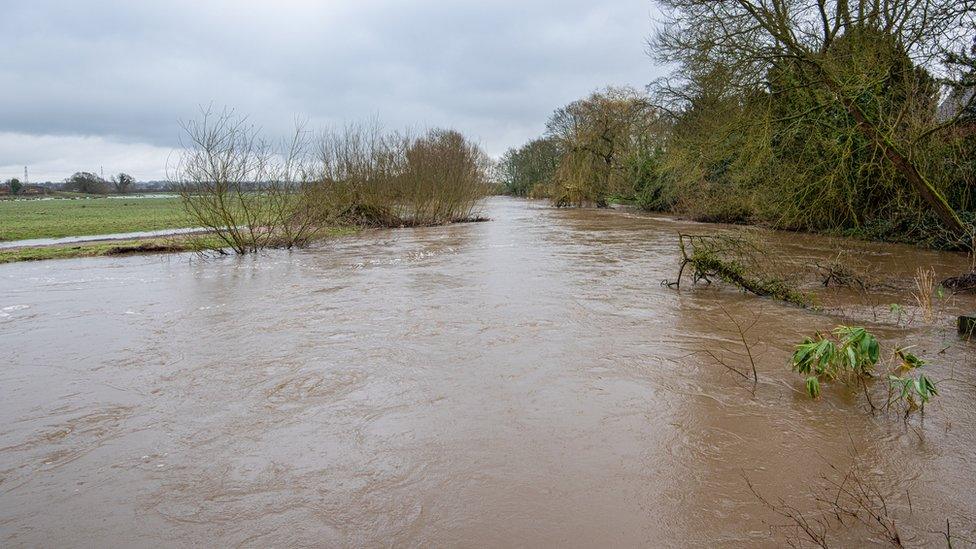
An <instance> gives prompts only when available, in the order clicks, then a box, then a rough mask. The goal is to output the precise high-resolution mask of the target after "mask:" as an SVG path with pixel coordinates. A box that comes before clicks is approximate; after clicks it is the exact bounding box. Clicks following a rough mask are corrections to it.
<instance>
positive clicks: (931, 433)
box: [0, 198, 976, 547]
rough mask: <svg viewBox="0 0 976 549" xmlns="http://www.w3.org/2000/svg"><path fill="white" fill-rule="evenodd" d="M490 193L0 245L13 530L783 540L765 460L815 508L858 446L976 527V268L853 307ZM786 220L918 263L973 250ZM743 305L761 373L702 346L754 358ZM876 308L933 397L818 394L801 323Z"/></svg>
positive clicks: (819, 248) (465, 542)
mask: <svg viewBox="0 0 976 549" xmlns="http://www.w3.org/2000/svg"><path fill="white" fill-rule="evenodd" d="M485 213H486V214H487V215H488V216H490V217H491V218H492V219H493V221H491V222H487V223H476V224H464V225H455V226H448V227H439V228H430V229H405V230H393V231H378V232H369V233H366V234H363V235H358V236H355V237H350V238H345V239H341V240H338V241H333V242H331V243H327V244H323V245H321V246H318V247H315V248H312V249H308V250H302V251H296V252H283V251H282V252H278V251H275V252H270V253H268V254H265V255H262V256H258V257H246V258H236V257H224V258H217V259H204V258H199V257H197V256H194V255H173V256H143V257H126V258H91V259H78V260H63V261H46V262H38V263H23V264H13V265H4V266H0V397H2V398H0V417H2V424H0V545H2V546H6V547H18V546H156V545H164V546H200V545H210V546H236V545H243V546H261V547H264V546H524V547H537V546H569V547H587V546H589V547H594V546H597V547H602V546H608V545H614V546H655V547H662V546H689V545H693V546H715V545H725V546H780V545H782V544H783V543H784V542H785V541H786V538H785V537H784V536H785V535H786V534H787V533H788V529H785V528H782V527H781V525H784V524H787V523H788V521H786V520H784V519H783V518H782V517H779V516H777V515H776V514H775V513H773V512H772V510H770V509H768V508H766V507H764V506H763V504H762V503H760V502H759V501H758V499H757V498H756V496H755V495H754V494H753V493H752V491H751V490H750V489H749V486H748V484H747V482H746V479H748V480H749V481H750V482H751V483H752V484H753V486H754V487H755V490H756V491H757V492H759V493H761V494H762V495H763V496H765V497H766V498H767V499H769V500H770V501H773V502H776V501H780V500H782V501H784V502H786V503H788V504H791V505H793V506H795V507H797V508H798V509H800V510H803V511H804V512H808V513H813V512H814V511H813V510H814V509H815V503H814V502H813V500H812V499H811V498H812V496H811V493H812V490H814V488H815V486H816V483H817V481H818V478H819V476H820V475H821V474H827V475H828V477H829V476H830V475H831V474H832V472H831V471H832V470H831V468H830V465H831V464H833V465H835V466H837V467H838V468H840V469H841V470H845V469H846V468H847V467H848V466H849V465H850V464H851V463H852V459H853V458H852V453H853V452H854V451H856V452H857V454H858V455H859V456H860V460H861V461H862V462H863V463H865V464H866V472H865V473H864V474H865V475H866V476H867V477H869V480H870V481H871V482H872V483H874V485H875V486H876V487H877V490H878V491H879V493H881V494H882V495H884V496H885V498H886V501H887V503H888V505H889V509H890V511H891V513H892V514H893V515H894V516H896V517H897V520H898V524H899V528H900V530H901V531H902V533H903V536H904V537H905V539H906V542H907V543H908V544H909V545H924V544H944V536H943V534H942V533H941V532H943V531H945V528H946V526H945V525H946V520H947V519H948V520H949V522H950V532H951V535H952V536H956V537H955V538H954V539H953V542H954V546H956V547H960V546H966V545H967V543H969V542H967V541H965V539H966V538H968V539H970V540H972V539H974V538H976V517H974V515H976V344H973V343H966V342H964V341H961V340H960V339H959V338H958V337H957V336H956V334H955V331H954V329H953V328H952V326H951V324H950V320H949V317H950V315H952V314H954V313H956V312H957V311H961V310H976V301H974V300H973V299H972V298H965V299H964V298H958V299H955V300H951V301H950V302H949V303H947V304H941V305H940V308H941V309H942V311H941V316H940V317H939V319H938V320H937V322H936V323H935V325H926V324H924V323H921V322H916V321H908V320H904V319H896V320H895V321H894V322H892V321H890V318H888V317H885V315H884V314H882V315H881V317H879V318H882V320H884V319H885V318H887V320H885V321H884V322H881V321H879V322H878V323H875V321H874V319H875V318H876V317H878V316H877V315H878V313H877V310H879V309H881V310H883V311H890V309H889V307H888V304H889V303H891V302H899V303H901V304H903V305H905V307H906V308H905V311H907V312H905V313H904V314H905V315H908V314H909V313H911V312H912V311H913V308H912V307H911V306H910V304H911V303H912V302H911V300H910V297H909V296H908V294H907V293H906V292H903V291H892V293H891V295H882V296H880V297H877V296H876V297H875V298H874V299H876V300H877V301H878V303H875V304H873V305H872V306H870V307H869V306H868V305H858V306H855V307H850V308H849V310H847V311H846V313H845V314H846V315H849V316H842V315H839V314H836V313H832V314H825V313H821V312H814V311H806V310H800V309H797V308H795V307H791V306H788V305H782V304H779V303H775V302H772V301H769V300H763V299H758V298H755V297H751V296H747V295H743V294H741V293H739V292H737V291H735V290H733V289H730V288H728V287H724V286H722V285H720V284H713V285H712V286H710V287H695V288H693V287H687V288H685V289H683V290H682V291H681V292H680V293H679V292H676V291H674V290H671V289H668V288H665V287H662V286H661V285H660V281H661V280H662V279H665V278H671V277H673V276H674V274H675V271H676V269H677V246H676V240H677V239H676V233H677V231H679V230H682V231H697V232H703V231H707V230H709V226H706V225H695V224H690V223H684V222H676V221H672V220H668V219H663V218H653V217H642V216H638V215H632V214H626V213H621V212H608V211H592V210H582V211H577V210H554V209H550V208H548V207H546V206H545V205H543V204H539V203H532V202H526V201H517V200H511V199H503V198H498V199H492V200H491V201H489V203H488V204H487V206H486V208H485ZM764 239H765V240H766V241H767V242H768V243H769V244H770V245H771V246H773V247H775V248H776V249H777V250H780V251H781V252H782V253H783V254H791V255H794V256H803V257H810V258H816V257H828V256H831V255H833V254H835V253H836V252H837V250H838V249H839V248H842V247H851V248H853V249H854V251H855V253H856V255H857V256H858V257H860V258H862V259H864V260H865V261H868V262H870V263H871V264H872V265H873V266H875V267H877V268H878V269H879V270H880V271H881V272H884V273H887V274H889V275H891V276H892V277H893V278H895V279H900V280H909V281H910V279H911V277H912V275H913V274H914V271H915V269H916V268H917V267H918V266H920V265H921V266H928V265H931V266H933V267H935V268H936V270H937V271H938V273H939V275H940V276H949V275H952V274H959V273H960V272H962V271H964V270H967V269H968V266H967V265H966V260H965V258H963V257H960V256H956V255H951V254H938V253H934V252H927V251H920V250H916V249H913V248H909V247H901V246H888V245H880V244H864V243H855V242H851V241H845V240H839V239H827V238H822V237H814V236H805V235H796V234H784V233H768V234H765V236H764ZM879 303H880V305H879ZM723 309H724V311H727V312H728V313H729V314H730V315H732V316H733V317H734V318H737V319H751V318H753V317H754V316H756V315H758V324H757V325H756V327H755V328H754V329H753V330H752V331H750V334H749V337H750V340H755V342H754V349H753V350H754V352H755V353H756V354H757V355H758V359H757V364H758V370H759V379H760V382H759V384H758V386H757V387H755V389H753V387H752V385H751V384H750V383H746V382H744V381H743V380H742V379H740V378H738V377H737V376H734V375H732V374H730V373H729V372H728V371H726V370H725V369H724V368H723V367H722V366H720V365H718V364H716V362H715V361H714V360H713V359H712V358H711V357H709V356H708V355H707V354H706V353H704V351H707V350H710V351H712V353H713V354H715V355H717V356H720V357H725V360H729V361H733V362H734V361H736V360H738V361H739V362H738V364H740V365H742V359H741V357H740V358H739V359H736V355H734V354H733V353H735V352H737V351H741V350H742V348H741V346H740V345H739V344H738V343H737V341H736V338H737V336H736V335H735V333H734V332H732V331H730V330H731V324H730V322H729V320H728V318H727V317H726V316H725V313H724V312H723ZM851 316H852V317H854V318H855V319H856V320H857V321H858V322H863V323H866V325H867V326H868V327H869V328H871V329H872V330H874V331H875V332H876V333H878V334H879V335H880V336H882V337H883V341H882V345H883V351H884V352H885V353H886V354H887V353H890V349H892V348H893V347H892V346H893V345H896V344H906V343H915V344H918V347H916V348H915V351H916V352H917V353H918V354H920V355H923V356H924V357H926V358H929V359H930V360H931V361H932V364H931V365H930V366H928V367H927V368H928V369H929V374H930V376H931V377H933V378H935V379H937V380H945V381H944V382H943V383H942V384H941V385H940V392H941V395H940V397H938V399H937V401H936V402H934V403H933V404H932V405H931V406H929V407H928V409H927V410H926V413H925V417H924V420H921V419H920V418H918V417H914V418H912V419H911V420H910V421H908V422H907V423H906V422H903V421H902V420H901V418H900V416H899V415H898V414H897V413H887V414H884V413H876V414H873V415H872V414H871V413H869V412H868V411H867V410H866V409H865V407H864V402H863V399H859V398H858V396H857V395H856V394H848V393H847V392H845V391H844V390H843V389H841V388H839V387H836V386H830V387H827V388H826V389H825V394H824V397H823V398H822V399H821V400H819V401H812V400H810V399H809V398H807V397H806V396H805V395H803V394H801V392H800V391H801V390H802V382H801V380H800V379H799V377H798V376H797V375H796V374H794V373H792V372H791V371H790V370H789V368H788V366H787V365H786V362H787V359H788V356H789V353H790V352H791V347H792V345H793V344H794V343H796V342H797V341H798V340H800V339H802V338H803V337H804V336H805V335H809V334H810V333H811V332H813V331H814V330H816V329H827V328H830V327H832V326H834V325H835V324H837V323H840V322H852V320H851V318H850V317H851ZM889 317H890V315H889ZM895 322H900V325H898V326H896V325H895ZM906 323H908V326H907V327H906V326H905V324H906ZM836 535H837V536H838V538H837V539H840V540H842V541H843V544H847V545H859V544H861V543H864V542H865V541H864V540H865V538H864V537H863V536H865V535H868V534H867V533H866V532H865V531H864V529H863V528H861V529H859V528H857V527H852V528H851V529H850V530H849V531H848V530H846V529H844V530H841V531H839V532H837V533H836ZM857 540H861V541H857ZM874 541H879V540H878V539H877V538H875V539H874Z"/></svg>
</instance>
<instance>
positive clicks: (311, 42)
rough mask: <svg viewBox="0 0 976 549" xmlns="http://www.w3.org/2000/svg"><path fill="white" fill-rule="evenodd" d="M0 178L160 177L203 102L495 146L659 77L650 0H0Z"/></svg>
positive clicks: (268, 128)
mask: <svg viewBox="0 0 976 549" xmlns="http://www.w3.org/2000/svg"><path fill="white" fill-rule="evenodd" d="M3 4H4V7H3V10H2V15H0V33H2V34H0V36H3V37H4V46H3V47H2V48H0V83H2V85H0V179H7V178H8V177H14V176H22V175H23V170H24V166H25V165H27V166H29V168H30V179H31V180H32V181H44V180H51V181H57V180H61V179H63V178H65V177H67V176H68V175H70V174H71V173H73V172H75V171H79V170H86V171H94V172H98V171H99V170H101V169H104V172H105V175H106V176H108V175H109V174H111V173H116V172H119V171H126V172H129V173H131V174H133V175H135V176H136V178H137V179H140V180H148V179H162V178H163V177H164V175H165V170H166V164H167V158H168V157H170V155H171V153H172V151H173V150H174V148H175V147H177V146H178V145H179V139H180V127H179V122H180V120H186V119H189V118H193V117H195V116H196V115H197V113H198V112H199V108H200V106H201V105H207V104H214V105H216V106H218V107H223V106H228V107H232V108H234V109H236V110H237V112H240V113H245V114H247V115H248V116H249V117H250V118H251V119H252V120H253V121H255V122H256V123H257V124H258V125H260V126H261V127H262V128H263V129H264V130H265V132H266V133H267V134H269V135H270V136H278V135H283V134H284V133H286V132H287V128H288V127H290V126H291V125H293V123H294V120H295V117H296V116H299V117H302V118H304V119H306V120H307V121H308V122H309V124H310V125H311V126H314V127H318V126H325V125H329V124H342V123H344V122H353V121H357V120H363V119H366V118H372V117H378V118H379V119H380V120H381V121H382V123H383V124H384V126H386V127H388V128H391V129H393V128H403V127H412V128H425V127H430V126H443V127H452V128H456V129H459V130H461V131H463V132H464V133H466V134H467V135H469V136H471V137H473V138H475V139H477V140H478V141H480V142H481V144H482V145H483V146H484V147H485V149H486V150H487V151H488V152H489V153H490V154H492V155H499V154H501V153H502V152H504V150H505V149H506V148H508V147H510V146H513V145H518V144H521V143H522V142H524V141H525V140H527V139H528V138H531V137H533V136H535V135H538V134H539V133H541V132H542V131H543V129H544V124H545V120H546V118H547V117H548V116H549V114H550V113H551V112H552V110H554V109H555V108H557V107H559V106H561V105H563V104H565V103H568V102H569V101H572V100H574V99H576V98H578V97H581V96H583V95H585V94H587V93H589V92H590V91H593V90H595V89H597V88H601V87H604V86H606V85H609V84H613V85H631V86H634V87H643V86H644V85H646V84H647V83H649V82H650V81H651V80H653V79H654V78H655V77H656V76H658V74H659V71H658V70H657V69H655V66H654V63H653V61H652V60H651V59H650V58H648V57H647V55H646V54H645V40H646V38H647V36H648V35H649V34H650V33H651V32H652V30H653V25H654V20H655V18H656V16H657V12H656V10H655V7H654V5H653V3H652V2H651V1H650V0H604V1H594V0H550V1H542V0H490V1H488V0H483V1H479V2H475V1H470V2H464V1H459V0H412V1H408V0H403V1H395V0H319V1H312V0H277V1H273V0H265V1H246V0H192V1H191V0H165V1H156V0H139V1H115V2H110V1H97V0H62V1H44V0H32V1H26V0H25V1H16V0H3Z"/></svg>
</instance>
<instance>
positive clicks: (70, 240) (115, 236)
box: [0, 227, 208, 250]
mask: <svg viewBox="0 0 976 549" xmlns="http://www.w3.org/2000/svg"><path fill="white" fill-rule="evenodd" d="M207 231H208V229H204V228H200V227H197V228H187V229H161V230H158V231H137V232H132V233H112V234H96V235H85V236H63V237H60V238H30V239H26V240H5V241H0V250H3V249H12V248H30V247H34V246H55V245H59V244H77V243H79V242H101V241H105V240H129V239H133V238H151V237H157V236H176V235H183V234H194V233H204V232H207Z"/></svg>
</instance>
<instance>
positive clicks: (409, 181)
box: [171, 111, 490, 254]
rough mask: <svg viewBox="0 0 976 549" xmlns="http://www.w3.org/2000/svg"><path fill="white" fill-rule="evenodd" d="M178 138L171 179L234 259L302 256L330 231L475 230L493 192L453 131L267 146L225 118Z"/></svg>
mask: <svg viewBox="0 0 976 549" xmlns="http://www.w3.org/2000/svg"><path fill="white" fill-rule="evenodd" d="M184 130H185V133H186V136H187V143H186V145H185V147H184V152H183V155H182V157H181V159H180V162H179V164H178V165H177V166H176V168H175V170H174V173H173V174H171V178H172V179H173V180H174V181H176V182H177V187H178V189H179V192H180V196H181V198H182V201H183V204H184V206H185V208H186V210H187V212H188V213H189V214H190V216H191V217H192V218H193V219H194V220H195V221H196V222H197V223H198V224H199V225H200V226H202V227H205V228H207V229H209V230H210V231H212V232H213V233H214V234H215V235H217V236H218V238H220V239H221V240H222V241H223V242H224V243H226V244H227V247H228V248H229V249H231V250H233V251H234V252H236V253H239V254H246V253H252V252H256V251H258V250H260V249H262V248H265V247H268V246H280V247H286V248H291V247H294V246H304V245H306V244H308V243H309V242H310V241H311V240H313V239H314V238H316V237H317V236H319V235H321V234H322V233H323V232H324V231H326V230H327V229H329V228H331V227H334V226H336V225H354V226H363V227H403V226H418V225H438V224H444V223H453V222H459V221H466V220H471V219H474V218H475V210H476V208H477V205H478V203H479V201H480V200H481V199H482V198H484V197H485V196H486V195H487V194H488V192H489V189H490V185H489V178H488V170H489V164H490V162H489V159H488V156H487V155H486V154H485V153H484V152H483V151H482V150H481V148H480V147H479V146H478V145H477V144H475V143H473V142H471V141H470V140H468V139H467V138H465V137H464V136H463V135H461V134H460V133H458V132H456V131H453V130H437V129H435V130H430V131H428V132H426V133H423V134H421V135H418V136H413V135H410V134H407V133H387V132H383V131H381V129H380V127H379V126H378V124H364V125H350V126H347V127H345V128H342V129H332V130H327V131H323V132H321V133H319V134H314V133H313V132H310V131H307V130H305V128H303V127H298V128H296V130H295V132H294V134H293V136H292V138H291V139H290V140H288V141H285V142H281V143H271V142H268V141H265V140H263V139H262V138H261V136H260V133H259V132H258V131H257V129H256V128H255V127H254V126H253V125H252V124H250V123H249V122H248V121H247V119H246V118H245V117H239V116H236V115H235V114H234V113H233V112H231V111H223V112H220V113H214V112H212V111H205V112H204V113H203V116H202V117H201V118H200V119H199V120H197V121H192V122H188V123H186V124H185V125H184Z"/></svg>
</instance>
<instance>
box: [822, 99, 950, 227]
mask: <svg viewBox="0 0 976 549" xmlns="http://www.w3.org/2000/svg"><path fill="white" fill-rule="evenodd" d="M837 95H838V96H839V97H840V100H841V102H842V103H843V104H844V108H846V109H847V112H848V113H850V115H851V116H852V117H854V120H855V121H856V122H857V127H858V128H859V129H860V130H861V132H862V133H864V134H865V135H866V136H867V137H868V139H870V140H871V141H873V142H874V143H875V144H876V145H878V146H879V147H881V150H883V151H884V154H885V156H886V157H888V160H890V161H891V163H892V164H894V166H895V168H896V169H897V170H898V171H899V172H901V174H902V175H904V176H905V179H907V180H908V182H909V183H910V184H911V185H912V187H914V188H915V190H916V191H918V194H919V195H921V197H922V198H923V199H924V200H925V201H926V202H928V203H929V206H931V207H932V209H933V210H935V214H936V215H937V216H939V219H940V220H941V221H942V223H943V224H945V226H946V228H948V229H949V230H950V231H952V234H953V235H955V236H957V237H964V236H967V231H966V227H965V225H963V223H962V220H961V219H959V216H958V215H957V214H956V212H955V210H953V209H952V206H950V205H949V202H947V201H946V199H945V197H944V196H942V194H940V193H939V191H938V189H936V188H935V187H933V186H932V184H931V183H929V182H928V180H926V179H925V176H924V175H922V173H921V172H919V171H918V168H916V167H915V163H914V162H912V161H911V159H909V158H908V157H907V156H905V155H904V154H903V153H902V152H901V151H899V150H898V147H896V146H895V145H894V143H892V142H891V141H889V140H888V139H886V138H885V137H884V136H883V135H881V132H879V131H878V128H876V127H875V126H874V124H872V123H871V122H870V121H869V120H868V118H867V116H866V115H865V114H864V111H862V110H861V108H860V107H858V106H857V104H856V103H855V102H854V101H853V100H852V99H850V98H848V97H846V96H845V95H844V94H843V93H841V92H838V93H837Z"/></svg>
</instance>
